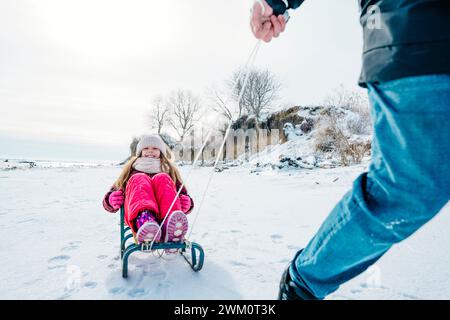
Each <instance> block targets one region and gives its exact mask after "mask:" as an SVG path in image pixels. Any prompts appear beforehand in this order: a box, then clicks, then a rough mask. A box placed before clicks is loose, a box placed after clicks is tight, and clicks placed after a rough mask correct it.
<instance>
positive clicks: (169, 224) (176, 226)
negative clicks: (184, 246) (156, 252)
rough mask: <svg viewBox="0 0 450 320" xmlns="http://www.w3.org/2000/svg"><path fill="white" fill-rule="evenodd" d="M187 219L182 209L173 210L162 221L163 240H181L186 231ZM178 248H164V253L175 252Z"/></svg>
mask: <svg viewBox="0 0 450 320" xmlns="http://www.w3.org/2000/svg"><path fill="white" fill-rule="evenodd" d="M188 225H189V223H188V219H187V217H186V214H185V213H184V212H183V211H179V210H177V211H174V212H172V213H171V214H170V215H169V217H168V218H167V219H166V221H165V222H164V226H163V230H164V242H182V241H184V237H185V235H186V233H187V231H188ZM177 251H178V249H166V250H165V252H166V253H176V252H177Z"/></svg>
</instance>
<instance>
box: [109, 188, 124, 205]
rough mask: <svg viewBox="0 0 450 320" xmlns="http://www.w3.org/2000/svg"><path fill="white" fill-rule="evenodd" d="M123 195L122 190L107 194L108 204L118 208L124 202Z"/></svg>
mask: <svg viewBox="0 0 450 320" xmlns="http://www.w3.org/2000/svg"><path fill="white" fill-rule="evenodd" d="M124 200H125V199H124V196H123V192H122V190H119V191H114V192H112V193H111V194H110V195H109V199H108V201H109V204H110V205H111V207H113V208H114V209H119V208H120V207H121V206H122V205H123V203H124Z"/></svg>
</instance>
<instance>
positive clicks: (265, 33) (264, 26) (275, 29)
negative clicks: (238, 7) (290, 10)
mask: <svg viewBox="0 0 450 320" xmlns="http://www.w3.org/2000/svg"><path fill="white" fill-rule="evenodd" d="M250 26H251V28H252V32H253V34H254V35H255V37H256V38H257V39H261V40H263V41H264V42H270V40H272V38H277V37H278V36H279V35H280V33H281V32H283V31H284V29H285V28H286V20H285V19H284V17H283V16H282V15H279V16H278V17H277V16H275V15H274V14H273V9H272V8H271V7H270V6H269V5H268V4H267V2H266V1H265V0H260V1H256V2H255V4H254V5H253V8H252V16H251V20H250Z"/></svg>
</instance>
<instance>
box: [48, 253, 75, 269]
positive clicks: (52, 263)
mask: <svg viewBox="0 0 450 320" xmlns="http://www.w3.org/2000/svg"><path fill="white" fill-rule="evenodd" d="M69 259H70V256H66V255H60V256H56V257H53V258H50V259H48V264H49V266H48V269H49V270H52V269H62V268H65V266H66V263H67V261H68V260H69Z"/></svg>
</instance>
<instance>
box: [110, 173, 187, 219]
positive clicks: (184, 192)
mask: <svg viewBox="0 0 450 320" xmlns="http://www.w3.org/2000/svg"><path fill="white" fill-rule="evenodd" d="M136 173H143V172H141V171H138V170H136V169H133V170H132V171H131V174H130V178H131V177H132V176H133V175H134V174H136ZM146 174H147V175H148V176H150V177H153V176H154V175H155V173H153V174H149V173H146ZM175 186H176V189H177V192H178V191H179V190H180V187H181V183H180V182H179V181H177V183H176V184H175ZM114 191H117V188H116V187H115V186H112V187H111V189H110V190H109V191H108V192H107V193H106V194H105V196H104V197H103V207H104V208H105V210H106V211H108V212H111V213H114V212H117V211H118V210H119V209H114V208H113V207H112V206H111V205H110V204H109V196H110V195H111V193H113V192H114ZM182 194H184V195H186V196H188V197H189V198H190V199H191V207H190V208H189V210H188V211H187V212H186V214H189V213H191V211H192V209H194V200H193V199H192V197H191V196H190V195H189V194H188V193H187V190H186V187H185V186H183V189H181V192H180V195H182Z"/></svg>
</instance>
